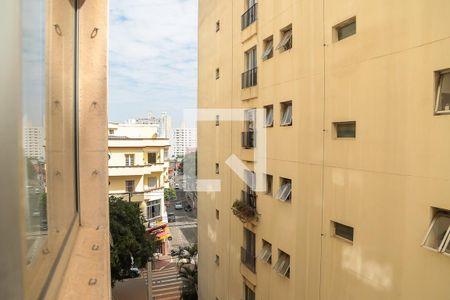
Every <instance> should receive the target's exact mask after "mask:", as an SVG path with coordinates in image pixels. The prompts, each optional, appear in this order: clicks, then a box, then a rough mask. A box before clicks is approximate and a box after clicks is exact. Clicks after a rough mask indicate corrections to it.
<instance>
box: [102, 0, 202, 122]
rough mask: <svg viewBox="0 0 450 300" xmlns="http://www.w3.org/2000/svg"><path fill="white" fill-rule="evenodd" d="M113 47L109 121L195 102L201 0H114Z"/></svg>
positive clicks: (177, 111) (176, 115) (178, 112)
mask: <svg viewBox="0 0 450 300" xmlns="http://www.w3.org/2000/svg"><path fill="white" fill-rule="evenodd" d="M109 47H110V57H109V61H110V62H109V64H110V65H109V67H110V71H109V72H110V82H109V119H110V121H125V120H127V119H130V118H138V117H144V116H146V115H147V113H149V112H152V113H155V114H159V113H161V112H168V113H169V114H170V115H171V116H172V118H173V125H174V126H178V125H179V123H180V120H181V118H182V115H183V109H184V108H194V107H195V106H196V97H197V94H196V93H197V0H132V1H123V0H111V1H110V45H109Z"/></svg>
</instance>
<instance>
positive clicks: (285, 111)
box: [280, 101, 292, 126]
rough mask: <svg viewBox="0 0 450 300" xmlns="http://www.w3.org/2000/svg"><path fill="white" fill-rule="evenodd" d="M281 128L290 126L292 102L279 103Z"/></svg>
mask: <svg viewBox="0 0 450 300" xmlns="http://www.w3.org/2000/svg"><path fill="white" fill-rule="evenodd" d="M280 125H281V126H292V101H287V102H282V103H281V123H280Z"/></svg>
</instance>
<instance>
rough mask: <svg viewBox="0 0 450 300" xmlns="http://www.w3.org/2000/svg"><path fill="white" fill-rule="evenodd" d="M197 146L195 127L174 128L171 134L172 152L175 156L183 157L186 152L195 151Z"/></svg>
mask: <svg viewBox="0 0 450 300" xmlns="http://www.w3.org/2000/svg"><path fill="white" fill-rule="evenodd" d="M196 148H197V128H186V127H181V128H174V129H173V135H172V153H173V155H174V156H175V157H183V156H185V155H186V153H189V152H195V149H196Z"/></svg>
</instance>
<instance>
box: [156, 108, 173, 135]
mask: <svg viewBox="0 0 450 300" xmlns="http://www.w3.org/2000/svg"><path fill="white" fill-rule="evenodd" d="M171 132H172V118H171V117H170V116H169V115H168V114H167V113H166V112H163V113H161V117H160V118H159V136H160V137H163V138H168V139H170V138H171V136H170V134H171Z"/></svg>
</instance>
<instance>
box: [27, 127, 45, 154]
mask: <svg viewBox="0 0 450 300" xmlns="http://www.w3.org/2000/svg"><path fill="white" fill-rule="evenodd" d="M23 134H24V139H23V141H24V144H23V148H24V152H25V156H26V157H29V158H35V159H40V160H43V159H44V158H45V141H44V140H45V133H44V128H43V127H25V128H24V133H23Z"/></svg>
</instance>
